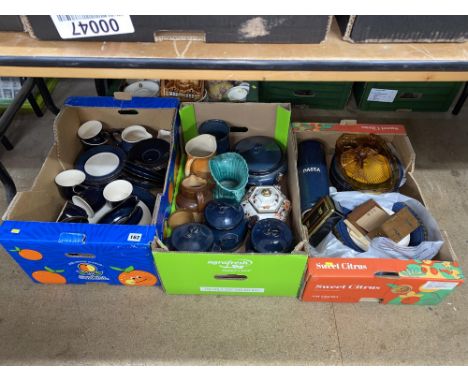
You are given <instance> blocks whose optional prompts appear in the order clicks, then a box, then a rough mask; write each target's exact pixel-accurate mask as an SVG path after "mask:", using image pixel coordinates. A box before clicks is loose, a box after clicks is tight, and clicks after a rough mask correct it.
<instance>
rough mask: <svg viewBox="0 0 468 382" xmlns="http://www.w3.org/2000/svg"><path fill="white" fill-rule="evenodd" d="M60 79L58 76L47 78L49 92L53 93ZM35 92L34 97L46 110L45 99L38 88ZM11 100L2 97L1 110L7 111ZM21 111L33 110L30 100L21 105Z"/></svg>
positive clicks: (0, 101) (28, 111)
mask: <svg viewBox="0 0 468 382" xmlns="http://www.w3.org/2000/svg"><path fill="white" fill-rule="evenodd" d="M58 81H59V80H58V79H57V78H48V79H46V80H45V82H46V85H47V88H48V89H49V93H52V92H53V91H54V89H55V87H56V86H57V84H58ZM33 93H34V98H35V100H36V102H37V105H38V106H39V108H40V109H41V110H44V108H45V103H44V100H43V99H42V96H41V95H40V94H39V92H38V91H37V89H34V91H33ZM11 101H12V99H11V98H0V112H3V111H5V110H6V109H7V108H8V106H10V104H11ZM20 111H21V112H25V113H32V112H33V108H32V106H31V104H30V103H29V101H28V100H26V101H25V102H24V103H23V106H21V109H20Z"/></svg>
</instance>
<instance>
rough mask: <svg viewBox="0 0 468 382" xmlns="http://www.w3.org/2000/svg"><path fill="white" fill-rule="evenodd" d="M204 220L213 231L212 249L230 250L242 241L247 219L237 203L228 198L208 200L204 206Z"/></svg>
mask: <svg viewBox="0 0 468 382" xmlns="http://www.w3.org/2000/svg"><path fill="white" fill-rule="evenodd" d="M205 221H206V223H207V224H208V225H209V226H210V227H211V230H212V232H213V236H214V245H213V251H220V252H232V251H235V250H236V249H238V248H239V247H240V246H241V245H242V243H243V242H244V239H245V236H246V233H247V220H246V219H245V217H244V210H243V208H242V207H241V205H240V204H239V203H237V202H235V201H231V200H228V199H217V200H211V201H209V202H208V203H207V204H206V207H205Z"/></svg>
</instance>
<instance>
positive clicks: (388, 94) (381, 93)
mask: <svg viewBox="0 0 468 382" xmlns="http://www.w3.org/2000/svg"><path fill="white" fill-rule="evenodd" d="M397 93H398V90H388V89H371V91H370V93H369V97H367V100H368V101H375V102H393V101H394V100H395V97H396V95H397Z"/></svg>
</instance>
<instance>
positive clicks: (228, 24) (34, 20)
mask: <svg viewBox="0 0 468 382" xmlns="http://www.w3.org/2000/svg"><path fill="white" fill-rule="evenodd" d="M112 20H113V21H112ZM331 21H332V16H233V15H224V16H223V15H218V16H167V15H166V16H154V15H153V16H150V15H146V16H143V15H137V16H135V15H132V16H88V15H68V16H67V15H61V16H60V15H55V16H46V15H42V16H38V15H35V16H23V24H24V25H25V28H26V30H27V31H28V32H29V33H30V34H31V36H32V37H35V38H37V39H39V40H53V41H55V40H63V39H81V40H83V39H86V40H94V41H136V42H138V41H140V42H155V41H164V40H195V41H203V42H207V43H249V42H250V43H275V44H281V43H286V44H318V43H320V42H322V41H324V40H325V38H326V35H327V32H328V30H329V29H330V25H331Z"/></svg>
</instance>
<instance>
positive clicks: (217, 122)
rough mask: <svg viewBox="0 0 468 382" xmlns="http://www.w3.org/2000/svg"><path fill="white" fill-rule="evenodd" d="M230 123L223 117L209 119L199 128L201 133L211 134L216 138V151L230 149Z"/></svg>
mask: <svg viewBox="0 0 468 382" xmlns="http://www.w3.org/2000/svg"><path fill="white" fill-rule="evenodd" d="M229 131H230V127H229V125H228V124H227V123H226V122H225V121H223V120H221V119H209V120H207V121H205V122H203V123H202V124H201V125H200V127H199V128H198V132H199V133H200V134H210V135H213V136H214V137H215V138H216V153H217V154H223V153H226V152H228V151H229Z"/></svg>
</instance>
